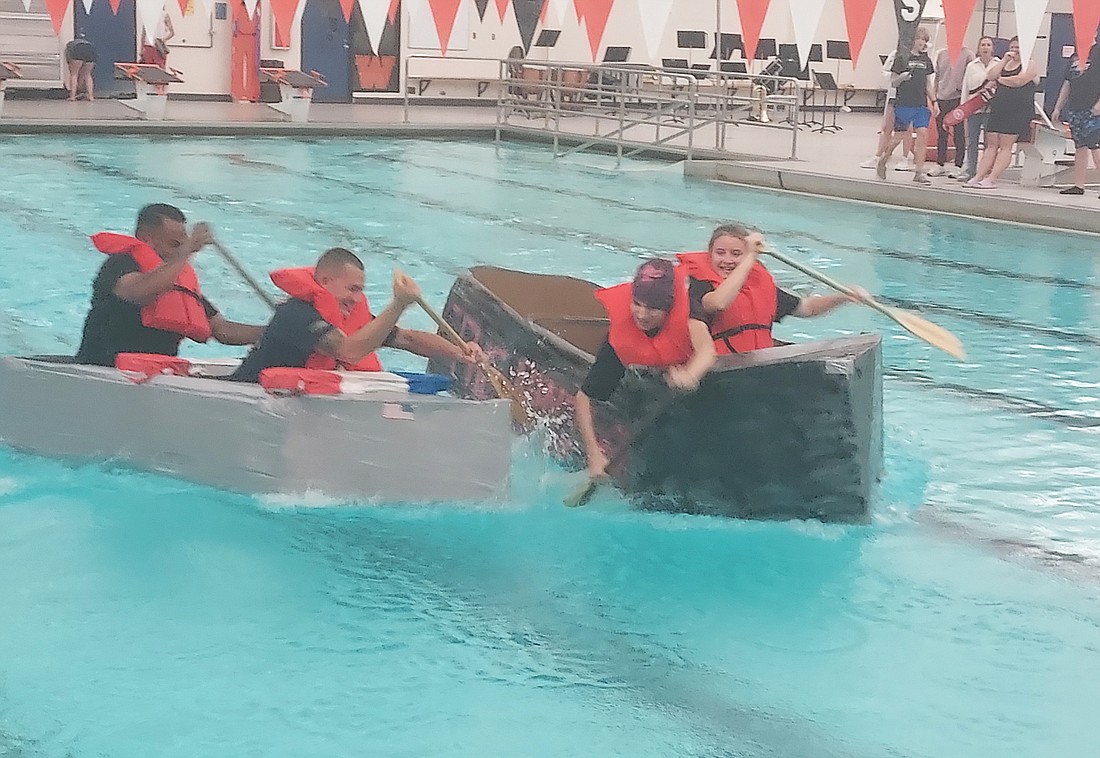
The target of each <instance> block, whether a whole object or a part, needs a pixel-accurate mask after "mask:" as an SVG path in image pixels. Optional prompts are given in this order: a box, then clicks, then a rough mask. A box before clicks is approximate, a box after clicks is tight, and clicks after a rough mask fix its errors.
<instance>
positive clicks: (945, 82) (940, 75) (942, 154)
mask: <svg viewBox="0 0 1100 758" xmlns="http://www.w3.org/2000/svg"><path fill="white" fill-rule="evenodd" d="M972 60H974V53H973V52H972V51H971V50H970V48H968V47H964V48H962V50H961V51H960V53H959V57H958V58H956V59H955V62H954V63H952V62H951V53H950V51H949V50H947V49H946V48H945V49H943V50H940V52H939V55H937V56H936V105H937V106H938V108H939V114H938V115H937V116H936V165H935V166H933V167H932V170H931V171H929V172H928V175H929V176H943V175H944V173H946V174H947V176H948V177H949V178H951V179H957V178H958V177H959V175H960V174H962V172H963V159H964V157H965V154H966V125H965V124H964V123H962V122H959V123H958V124H955V127H954V132H953V134H952V137H953V141H954V145H955V168H954V169H947V171H946V172H945V171H944V164H945V163H947V134H948V133H947V130H948V129H950V128H951V127H949V126H947V125H946V124H944V123H943V120H944V118H945V117H946V116H947V114H948V113H950V112H951V111H953V110H955V109H956V108H958V107H959V103H960V102H962V89H963V78H964V77H965V74H966V67H967V66H968V65H970V62H971V61H972Z"/></svg>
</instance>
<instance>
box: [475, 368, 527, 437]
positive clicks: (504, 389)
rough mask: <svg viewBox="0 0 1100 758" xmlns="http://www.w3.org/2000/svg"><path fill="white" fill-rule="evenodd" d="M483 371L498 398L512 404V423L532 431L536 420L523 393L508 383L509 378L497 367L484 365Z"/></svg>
mask: <svg viewBox="0 0 1100 758" xmlns="http://www.w3.org/2000/svg"><path fill="white" fill-rule="evenodd" d="M481 370H482V371H483V372H484V373H485V378H486V379H488V380H489V384H491V385H493V391H494V392H496V394H497V397H500V398H505V399H507V400H510V401H511V402H512V423H513V424H515V425H516V426H517V427H518V428H520V429H522V430H524V431H526V430H528V429H530V428H531V427H532V426H533V424H534V419H532V418H531V414H530V412H529V411H528V410H527V404H526V403H525V402H524V397H523V393H521V392H520V391H519V390H517V389H516V387H515V385H513V384H512V383H511V382H510V381H508V377H506V376H504V374H502V373H501V371H500V369H498V368H496V367H495V366H491V365H489V364H488V363H485V364H482V366H481Z"/></svg>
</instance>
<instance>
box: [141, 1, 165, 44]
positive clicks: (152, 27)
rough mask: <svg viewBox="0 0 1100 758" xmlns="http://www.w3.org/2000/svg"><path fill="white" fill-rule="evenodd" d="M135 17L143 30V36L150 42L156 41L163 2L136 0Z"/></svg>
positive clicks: (162, 11) (162, 13)
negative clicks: (139, 20)
mask: <svg viewBox="0 0 1100 758" xmlns="http://www.w3.org/2000/svg"><path fill="white" fill-rule="evenodd" d="M137 15H138V18H139V19H141V26H142V27H143V28H144V29H145V36H146V37H148V38H149V40H150V42H151V41H152V40H154V39H156V36H157V26H159V25H160V19H161V18H162V17H163V16H164V0H137Z"/></svg>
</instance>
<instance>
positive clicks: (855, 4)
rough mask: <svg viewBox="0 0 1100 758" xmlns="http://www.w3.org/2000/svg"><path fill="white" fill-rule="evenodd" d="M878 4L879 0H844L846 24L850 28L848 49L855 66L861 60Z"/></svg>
mask: <svg viewBox="0 0 1100 758" xmlns="http://www.w3.org/2000/svg"><path fill="white" fill-rule="evenodd" d="M877 4H878V0H844V24H845V26H846V27H847V28H848V51H849V52H850V53H851V55H852V65H853V66H855V65H856V63H857V62H858V61H859V54H860V51H862V50H863V42H864V40H866V39H867V30H868V29H870V28H871V19H872V18H873V17H874V15H875V6H876V5H877Z"/></svg>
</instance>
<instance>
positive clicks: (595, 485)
mask: <svg viewBox="0 0 1100 758" xmlns="http://www.w3.org/2000/svg"><path fill="white" fill-rule="evenodd" d="M599 488H600V482H599V480H598V479H589V480H588V481H586V482H585V483H584V484H583V485H581V486H580V487H578V488H577V489H575V490H573V492H571V493H570V494H569V495H568V496H567V497H566V498H565V505H566V507H567V508H576V507H577V506H579V505H587V504H588V501H589V500H591V499H592V496H593V495H595V494H596V490H598V489H599Z"/></svg>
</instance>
